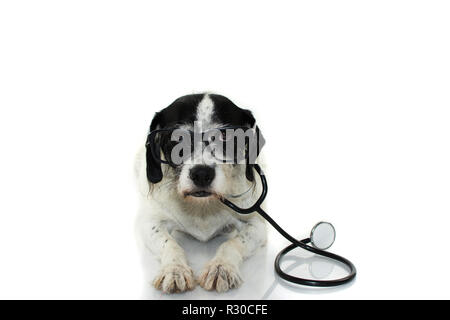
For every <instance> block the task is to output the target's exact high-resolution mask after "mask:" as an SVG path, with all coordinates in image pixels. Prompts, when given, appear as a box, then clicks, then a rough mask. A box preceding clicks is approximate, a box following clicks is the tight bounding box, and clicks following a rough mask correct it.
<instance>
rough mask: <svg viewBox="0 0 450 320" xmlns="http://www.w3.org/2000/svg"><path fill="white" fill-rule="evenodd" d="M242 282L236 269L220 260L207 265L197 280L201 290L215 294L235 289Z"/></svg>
mask: <svg viewBox="0 0 450 320" xmlns="http://www.w3.org/2000/svg"><path fill="white" fill-rule="evenodd" d="M242 282H243V281H242V278H241V276H240V275H239V269H238V267H236V266H234V265H232V264H230V263H227V262H224V261H220V260H213V261H211V262H210V263H208V264H207V265H206V267H205V268H204V269H203V272H202V274H201V275H200V278H199V283H200V286H202V288H204V289H206V290H214V289H215V290H216V291H217V292H225V291H228V290H229V289H232V288H237V287H239V286H240V285H241V284H242Z"/></svg>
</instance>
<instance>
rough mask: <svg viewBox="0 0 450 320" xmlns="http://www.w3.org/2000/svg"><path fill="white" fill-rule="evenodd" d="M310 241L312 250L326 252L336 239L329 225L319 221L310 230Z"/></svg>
mask: <svg viewBox="0 0 450 320" xmlns="http://www.w3.org/2000/svg"><path fill="white" fill-rule="evenodd" d="M310 239H311V244H312V246H313V247H314V248H316V249H320V250H327V249H328V248H330V247H331V246H332V245H333V243H334V240H335V239H336V230H335V229H334V227H333V225H332V224H331V223H329V222H324V221H321V222H319V223H317V224H316V225H315V226H314V227H313V228H312V230H311V234H310Z"/></svg>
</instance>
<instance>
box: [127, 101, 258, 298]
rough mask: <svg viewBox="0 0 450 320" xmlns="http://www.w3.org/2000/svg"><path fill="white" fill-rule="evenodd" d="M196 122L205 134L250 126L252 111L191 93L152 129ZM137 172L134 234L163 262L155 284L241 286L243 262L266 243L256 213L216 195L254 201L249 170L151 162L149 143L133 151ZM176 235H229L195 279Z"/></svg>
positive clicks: (175, 288) (170, 288)
mask: <svg viewBox="0 0 450 320" xmlns="http://www.w3.org/2000/svg"><path fill="white" fill-rule="evenodd" d="M194 123H201V126H202V129H203V130H208V129H211V128H218V127H224V126H238V127H246V128H254V127H255V119H254V117H253V115H252V113H251V112H250V111H249V110H245V109H241V108H239V107H237V106H236V105H235V104H234V103H233V102H231V101H230V100H229V99H228V98H226V97H224V96H220V95H216V94H193V95H187V96H183V97H181V98H179V99H177V100H175V101H174V102H173V103H172V104H171V105H169V106H168V107H167V108H165V109H163V110H162V111H160V112H158V113H156V115H155V116H154V118H153V120H152V122H151V126H150V131H154V130H157V129H165V128H183V129H187V130H193V129H194ZM160 143H161V142H160ZM166 144H167V142H166ZM160 147H161V150H165V148H166V147H168V146H167V145H165V144H164V143H163V142H162V144H161V146H160ZM162 152H163V151H162ZM135 169H136V175H137V180H138V186H139V191H140V194H141V195H142V197H141V199H142V201H141V207H140V213H139V215H138V219H137V229H138V233H139V236H140V238H141V240H143V244H144V245H145V248H147V249H148V250H150V251H151V252H152V253H153V254H154V255H156V256H157V257H158V258H159V259H160V262H161V269H160V271H159V274H158V275H157V276H156V278H155V279H154V282H153V284H154V286H155V287H156V288H157V289H160V290H162V291H164V292H167V293H172V292H183V291H186V290H190V289H193V288H194V287H195V286H196V284H197V283H199V284H200V286H202V287H203V288H205V289H207V290H217V291H218V292H225V291H227V290H229V289H231V288H237V287H239V286H240V284H241V283H242V278H241V276H240V272H239V268H240V265H241V263H242V262H243V260H244V259H246V258H247V257H249V256H251V255H253V254H254V253H255V251H256V250H257V249H258V248H259V247H261V246H263V245H264V244H265V242H266V227H265V222H264V220H263V219H262V218H261V217H260V216H259V215H257V214H256V213H255V214H250V215H245V216H244V215H238V214H237V213H235V212H234V211H232V210H231V209H229V208H228V207H226V206H224V205H223V204H222V203H221V202H220V201H219V200H218V199H217V198H218V197H222V196H224V197H225V196H226V195H230V194H238V193H241V192H242V191H243V190H247V191H248V190H251V191H250V192H244V193H245V195H244V196H242V197H240V198H238V199H233V201H240V203H244V202H247V203H251V202H252V201H254V200H256V198H257V197H258V196H259V194H260V189H259V184H258V183H256V182H255V178H254V175H253V172H252V169H251V168H249V167H248V165H246V164H229V163H222V164H221V163H212V164H205V163H200V164H199V163H198V162H185V163H181V164H179V165H176V166H175V165H170V164H165V163H162V164H161V163H160V162H158V161H155V159H154V157H152V154H151V152H150V151H149V147H148V146H147V148H142V150H140V151H139V153H138V155H137V158H136V168H135ZM175 230H176V231H182V232H184V233H187V234H189V235H191V236H193V237H195V238H196V239H198V240H200V241H208V240H210V239H212V238H213V237H215V236H217V235H219V234H225V235H226V236H227V241H225V242H224V243H223V244H222V245H221V246H220V247H219V248H218V250H217V252H216V255H215V257H214V258H213V259H212V260H211V261H210V262H209V263H208V264H207V265H206V266H205V267H204V269H203V271H202V272H201V273H200V276H199V277H198V278H196V277H195V276H194V272H193V270H192V269H191V267H190V266H189V264H188V261H187V258H186V256H185V253H184V251H183V249H182V248H181V247H180V246H179V244H178V243H177V242H176V241H175V240H174V238H173V237H172V236H171V233H172V232H173V231H175Z"/></svg>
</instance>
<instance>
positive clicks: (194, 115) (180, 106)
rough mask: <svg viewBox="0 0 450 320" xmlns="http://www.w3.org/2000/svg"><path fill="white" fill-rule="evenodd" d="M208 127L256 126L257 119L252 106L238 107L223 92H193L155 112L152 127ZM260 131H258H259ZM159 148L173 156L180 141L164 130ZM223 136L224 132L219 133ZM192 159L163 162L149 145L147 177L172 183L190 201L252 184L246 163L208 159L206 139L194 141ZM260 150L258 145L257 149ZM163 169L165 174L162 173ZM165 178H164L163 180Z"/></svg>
mask: <svg viewBox="0 0 450 320" xmlns="http://www.w3.org/2000/svg"><path fill="white" fill-rule="evenodd" d="M199 125H200V126H201V130H202V131H203V132H204V131H208V130H213V129H214V128H222V127H224V126H234V127H241V128H253V127H254V125H255V119H254V117H253V115H252V113H251V112H250V111H249V110H245V109H241V108H239V107H237V106H236V105H235V104H234V103H233V102H231V101H230V100H229V99H227V98H226V97H224V96H220V95H216V94H193V95H187V96H183V97H181V98H179V99H177V100H175V101H174V102H173V103H172V104H171V105H170V106H168V107H167V108H165V109H163V110H162V111H160V112H158V113H156V115H155V117H154V118H153V120H152V123H151V126H150V131H154V130H161V129H181V130H185V131H187V132H194V131H195V130H196V129H197V127H198V126H199ZM258 132H259V131H258ZM154 139H157V144H158V149H159V150H158V152H160V153H161V157H162V158H164V159H168V158H170V155H171V154H173V150H174V147H175V146H176V144H177V142H176V141H173V136H172V137H171V136H170V134H164V133H162V134H161V135H160V136H158V137H157V138H154ZM218 139H219V140H220V139H221V136H218ZM192 146H193V147H194V148H193V149H192V150H193V153H192V154H191V155H190V157H189V160H185V161H182V162H177V164H176V165H175V164H162V165H161V164H160V163H159V162H158V161H155V159H154V156H152V154H151V152H150V150H149V147H148V146H147V177H148V180H149V182H150V183H154V184H157V183H159V182H160V181H162V183H163V184H167V183H168V184H169V185H170V186H171V188H173V189H176V191H177V194H178V195H179V196H181V197H182V198H183V199H185V200H187V201H199V202H204V201H207V200H209V199H211V198H213V197H216V196H219V197H220V196H224V195H228V194H238V193H240V192H242V191H243V190H244V189H245V188H248V187H249V186H251V185H252V183H253V180H254V177H253V172H252V170H251V168H250V167H249V166H248V165H246V164H237V163H233V164H229V163H220V162H217V161H207V159H205V154H210V153H205V152H203V151H204V149H205V145H204V142H203V141H197V142H195V146H194V143H192ZM258 152H259V149H258ZM163 172H164V174H163ZM163 179H164V180H163Z"/></svg>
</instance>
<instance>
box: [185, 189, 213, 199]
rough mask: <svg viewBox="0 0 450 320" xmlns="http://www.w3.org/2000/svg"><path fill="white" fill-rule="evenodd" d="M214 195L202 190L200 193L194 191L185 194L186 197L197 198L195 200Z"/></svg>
mask: <svg viewBox="0 0 450 320" xmlns="http://www.w3.org/2000/svg"><path fill="white" fill-rule="evenodd" d="M212 195H213V193H212V192H209V191H205V190H200V191H192V192H186V193H185V194H184V196H185V197H189V196H190V197H195V198H206V197H209V196H212Z"/></svg>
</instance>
